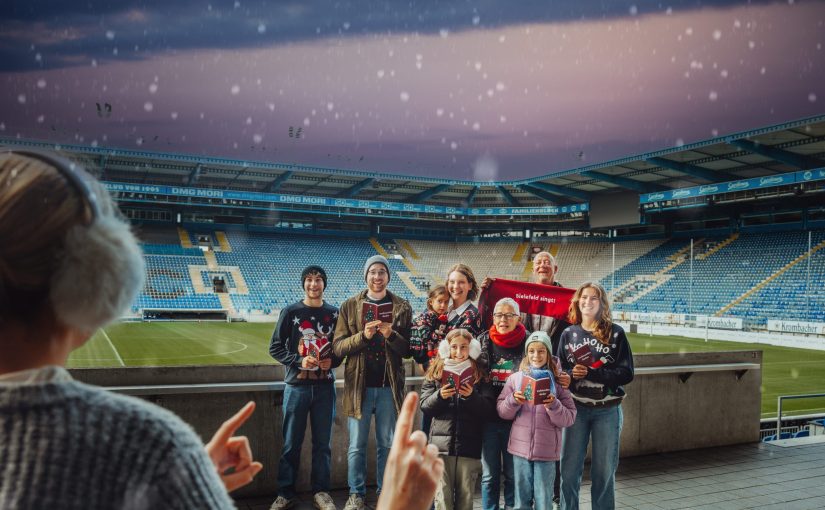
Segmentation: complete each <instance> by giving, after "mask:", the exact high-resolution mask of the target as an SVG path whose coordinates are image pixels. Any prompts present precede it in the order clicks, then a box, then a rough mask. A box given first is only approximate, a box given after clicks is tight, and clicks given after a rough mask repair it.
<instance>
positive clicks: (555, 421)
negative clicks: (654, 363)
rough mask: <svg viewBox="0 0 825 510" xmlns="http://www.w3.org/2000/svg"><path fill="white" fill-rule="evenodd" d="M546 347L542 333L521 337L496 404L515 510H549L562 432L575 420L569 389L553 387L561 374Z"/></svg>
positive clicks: (547, 337) (548, 346) (546, 336)
mask: <svg viewBox="0 0 825 510" xmlns="http://www.w3.org/2000/svg"><path fill="white" fill-rule="evenodd" d="M551 348H552V342H551V341H550V337H549V336H548V335H547V333H545V332H543V331H535V332H533V333H531V334H530V336H528V337H527V340H525V341H524V359H522V361H521V364H520V365H519V369H518V371H517V372H514V373H513V374H511V375H510V376H509V377H508V378H507V382H506V383H505V385H504V389H503V390H501V393H500V394H499V396H498V401H497V404H496V409H497V410H498V415H499V416H501V417H502V418H503V419H506V420H513V425H512V427H511V429H510V437H509V438H508V441H507V451H508V452H509V453H510V454H511V455H512V456H513V474H514V475H515V482H516V487H515V489H516V490H515V508H537V509H538V508H543V509H547V510H549V509H551V508H553V490H552V484H550V483H549V482H550V481H551V480H553V479H554V478H555V477H556V468H555V463H556V462H557V461H558V460H559V458H560V456H561V447H562V441H561V437H562V429H564V428H565V427H569V426H571V425H572V424H573V422H574V421H575V420H576V404H575V403H574V402H573V397H572V395H571V393H570V391H569V390H567V388H565V387H564V386H562V385H561V384H556V381H558V377H559V375H560V374H561V373H562V372H561V365H560V362H559V360H558V358H556V357H555V356H553V354H552V351H551V350H550V349H551ZM532 381H535V384H532ZM543 381H544V382H546V386H544V384H543V383H542V382H543ZM542 388H543V389H542ZM545 391H546V392H545Z"/></svg>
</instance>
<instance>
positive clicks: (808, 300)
mask: <svg viewBox="0 0 825 510" xmlns="http://www.w3.org/2000/svg"><path fill="white" fill-rule="evenodd" d="M805 320H806V321H809V320H811V231H810V230H809V231H808V275H807V276H806V277H805Z"/></svg>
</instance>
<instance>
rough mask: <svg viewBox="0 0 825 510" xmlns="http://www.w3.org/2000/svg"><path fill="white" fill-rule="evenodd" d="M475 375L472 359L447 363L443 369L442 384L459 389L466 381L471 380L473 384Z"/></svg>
mask: <svg viewBox="0 0 825 510" xmlns="http://www.w3.org/2000/svg"><path fill="white" fill-rule="evenodd" d="M474 375H475V371H474V370H473V364H472V363H470V360H464V361H462V362H461V363H458V364H457V365H446V364H445V365H444V369H443V370H442V371H441V385H442V386H447V385H449V386H453V387H454V388H455V389H456V390H458V389H459V388H461V386H462V385H463V384H464V383H465V382H469V383H470V384H471V385H472V384H473V376H474Z"/></svg>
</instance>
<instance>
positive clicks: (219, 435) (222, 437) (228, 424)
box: [212, 401, 255, 444]
mask: <svg viewBox="0 0 825 510" xmlns="http://www.w3.org/2000/svg"><path fill="white" fill-rule="evenodd" d="M253 412H255V402H252V401H250V402H247V404H246V405H245V406H243V407H242V408H241V410H240V411H238V412H237V413H235V415H234V416H233V417H231V418H229V419H228V420H226V421H225V422H223V424H221V426H220V428H219V429H218V431H217V432H215V435H214V436H212V441H213V442H216V443H220V444H224V443H226V442H227V441H229V438H231V437H232V436H233V435H234V434H235V431H237V430H238V429H239V428H241V425H243V424H244V423H245V422H246V420H248V419H249V417H250V416H252V413H253Z"/></svg>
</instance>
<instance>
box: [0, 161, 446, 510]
mask: <svg viewBox="0 0 825 510" xmlns="http://www.w3.org/2000/svg"><path fill="white" fill-rule="evenodd" d="M144 271H145V268H144V261H143V257H142V254H141V251H140V248H139V245H138V242H137V240H136V238H135V236H134V235H133V233H132V232H131V230H130V228H129V224H128V223H127V222H126V220H125V219H124V218H123V217H122V216H121V215H120V214H119V212H118V211H117V208H116V206H115V204H114V203H113V201H112V199H111V198H110V197H109V194H108V193H107V191H106V190H105V188H104V187H103V186H102V185H101V184H100V183H99V182H98V181H96V180H95V179H94V178H93V177H91V176H90V175H89V174H87V173H86V172H85V170H83V169H82V168H81V167H80V166H79V165H77V164H76V163H74V162H72V161H69V160H67V159H65V158H62V157H60V156H59V155H57V154H54V153H47V152H39V151H29V150H14V151H2V150H0V508H3V509H9V510H16V509H21V510H24V509H32V510H34V509H43V508H50V509H55V510H62V509H77V510H110V509H115V508H117V509H129V510H149V509H153V510H154V509H158V508H163V509H181V510H184V509H186V510H189V509H194V508H197V509H216V510H218V509H220V510H224V509H230V508H235V505H234V502H233V501H232V499H231V498H230V496H229V492H230V491H232V490H234V489H237V488H238V487H242V486H244V485H246V484H248V483H250V482H251V481H252V480H253V478H254V476H255V475H256V474H257V473H259V472H260V471H261V470H262V469H263V466H262V465H261V463H260V462H256V461H254V460H253V457H252V452H251V448H250V445H249V442H248V440H247V439H246V438H245V437H242V436H236V435H235V432H236V431H237V430H238V429H239V428H240V427H241V426H242V425H243V423H244V422H245V421H246V420H247V419H249V417H250V416H251V415H252V413H253V412H254V407H255V406H254V403H249V404H247V405H246V406H244V407H243V408H242V409H241V410H240V411H239V412H238V413H237V414H235V415H234V416H233V417H231V418H230V419H228V420H227V421H225V422H224V423H223V424H222V425H220V427H219V428H218V430H217V432H216V433H215V434H214V436H213V437H212V439H211V440H210V441H209V442H208V443H207V444H206V445H204V444H203V443H202V442H201V440H200V439H199V438H198V436H197V434H195V432H194V431H193V430H192V428H191V427H190V426H189V425H187V424H186V423H184V422H183V421H182V420H181V419H180V418H178V417H177V416H175V415H174V414H172V413H170V412H168V411H165V410H163V409H162V408H160V407H158V406H155V405H153V404H150V403H148V402H146V401H144V400H140V399H137V398H134V397H128V396H124V395H119V394H116V393H113V392H109V391H107V390H105V389H103V388H99V387H95V386H90V385H87V384H83V383H80V382H78V381H75V380H73V379H72V377H71V375H70V374H69V372H68V371H67V370H66V369H65V365H66V360H67V359H68V357H69V354H70V353H71V352H72V351H73V350H75V349H78V348H80V347H81V346H83V345H84V344H85V343H86V342H87V341H88V340H89V338H90V337H91V336H92V334H93V333H94V332H95V331H97V330H98V329H99V328H101V327H103V326H105V325H106V324H108V323H109V322H111V321H112V320H114V319H117V318H118V317H121V316H122V314H123V313H124V312H125V311H126V310H127V309H128V307H129V306H130V305H131V303H132V302H133V301H134V299H135V297H136V295H137V293H138V291H139V290H140V288H141V286H142V285H143V283H144V280H145V272H144ZM321 288H322V287H321ZM319 365H320V366H322V367H323V366H325V364H324V363H323V362H322V363H319ZM293 389H294V388H293ZM297 391H298V392H300V390H297ZM310 393H312V391H310ZM298 395H299V396H300V395H301V394H300V393H298ZM417 402H418V400H417V395H416V394H410V395H407V396H406V399H405V400H404V403H403V406H402V407H401V409H400V413H399V414H398V419H397V423H396V424H395V431H394V435H393V443H392V447H391V449H390V450H391V451H390V453H389V455H388V457H387V458H386V468H385V471H386V478H385V481H384V483H383V486H382V488H383V490H382V493H381V497H380V498H379V499H378V506H377V508H378V509H379V510H390V509H397V508H406V509H410V510H427V509H428V508H429V507H430V503H429V502H428V501H426V496H425V498H424V500H422V498H421V495H422V494H425V495H426V494H433V493H434V492H435V490H436V487H437V485H438V481H439V480H440V479H441V473H442V471H443V462H442V461H441V459H440V458H439V456H438V451H437V449H436V448H435V447H434V446H432V445H428V444H427V440H426V436H424V434H423V433H422V432H421V431H415V432H414V431H413V419H414V415H415V411H416V408H417Z"/></svg>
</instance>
